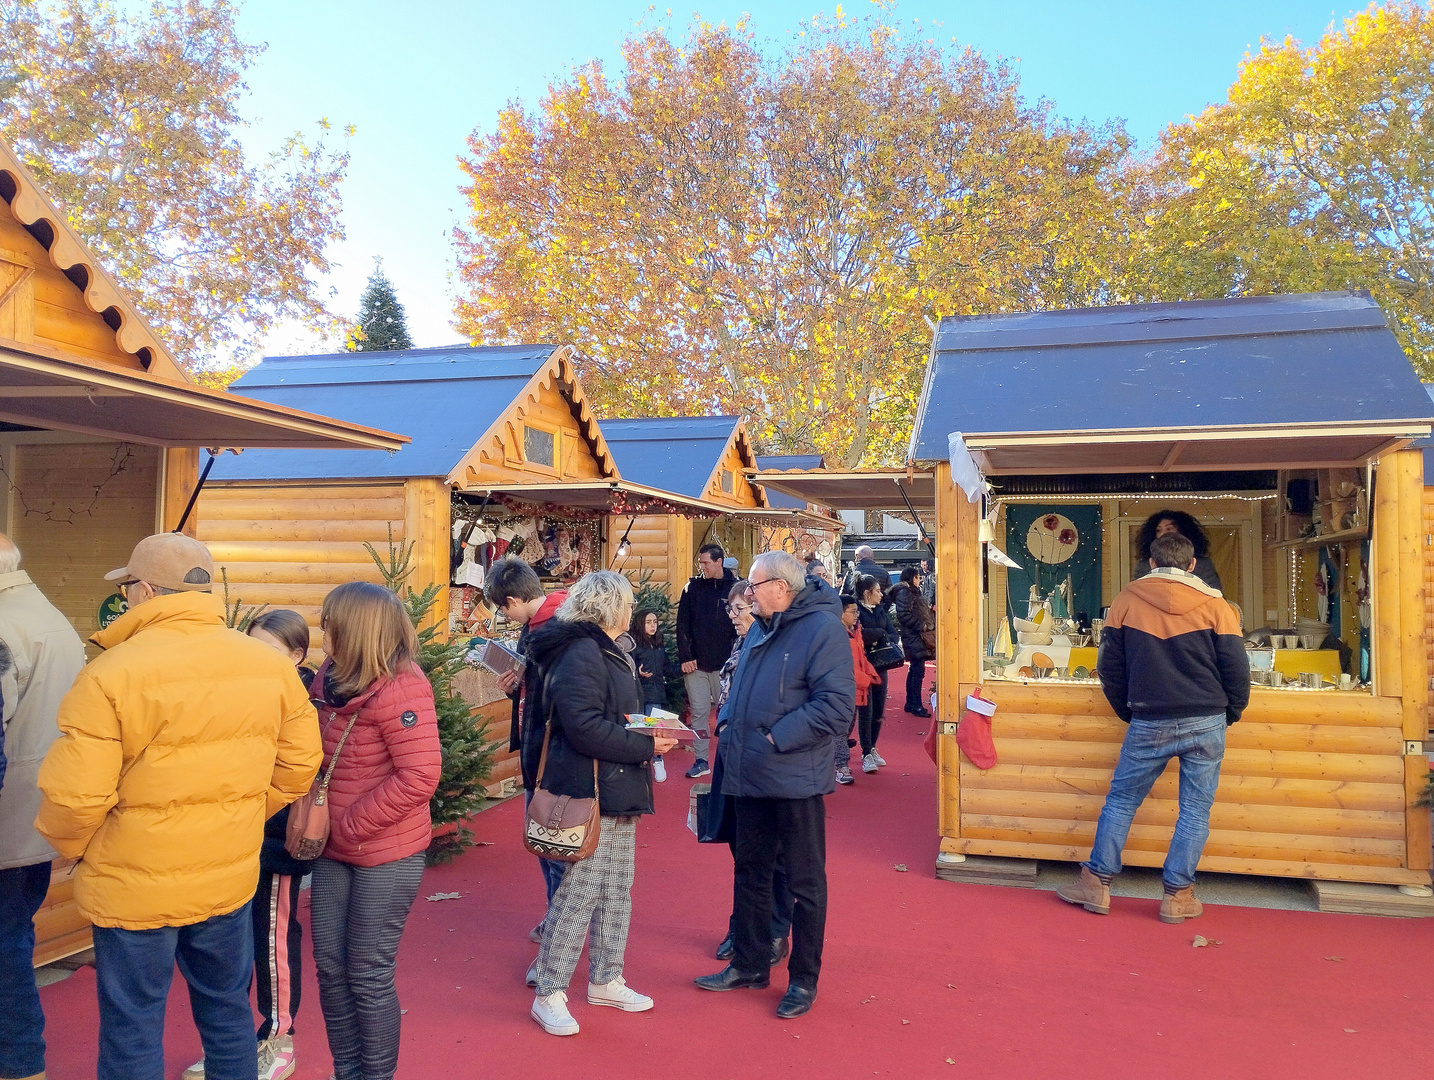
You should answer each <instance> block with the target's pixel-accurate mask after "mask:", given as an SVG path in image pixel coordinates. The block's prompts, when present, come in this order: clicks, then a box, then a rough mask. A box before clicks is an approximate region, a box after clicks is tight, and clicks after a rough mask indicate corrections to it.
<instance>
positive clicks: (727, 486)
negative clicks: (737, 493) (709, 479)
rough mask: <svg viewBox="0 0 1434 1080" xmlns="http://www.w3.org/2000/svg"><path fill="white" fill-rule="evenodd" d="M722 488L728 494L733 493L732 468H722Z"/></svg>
mask: <svg viewBox="0 0 1434 1080" xmlns="http://www.w3.org/2000/svg"><path fill="white" fill-rule="evenodd" d="M722 490H723V491H724V492H725V493H726V494H728V495H731V494H732V470H731V469H723V470H722Z"/></svg>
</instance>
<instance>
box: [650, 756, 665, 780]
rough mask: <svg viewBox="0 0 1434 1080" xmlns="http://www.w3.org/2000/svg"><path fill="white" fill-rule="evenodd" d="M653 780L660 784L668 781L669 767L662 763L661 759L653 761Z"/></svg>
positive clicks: (657, 758)
mask: <svg viewBox="0 0 1434 1080" xmlns="http://www.w3.org/2000/svg"><path fill="white" fill-rule="evenodd" d="M652 778H653V779H654V780H656V781H657V782H658V783H659V784H660V783H662V782H663V781H664V780H666V779H667V766H666V765H664V764H663V763H662V759H661V758H660V757H655V758H653V759H652Z"/></svg>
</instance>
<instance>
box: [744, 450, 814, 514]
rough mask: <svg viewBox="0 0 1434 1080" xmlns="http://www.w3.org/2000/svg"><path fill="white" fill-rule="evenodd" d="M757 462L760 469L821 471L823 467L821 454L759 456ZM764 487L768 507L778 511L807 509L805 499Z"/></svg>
mask: <svg viewBox="0 0 1434 1080" xmlns="http://www.w3.org/2000/svg"><path fill="white" fill-rule="evenodd" d="M756 461H757V468H758V469H820V468H821V467H822V456H821V455H820V454H758V455H757V457H756ZM762 487H763V488H764V489H765V490H766V492H767V505H768V506H771V507H775V508H776V509H778V510H805V509H806V507H807V501H806V500H805V499H799V498H797V497H796V496H795V495H788V494H787V493H786V492H784V491H775V490H773V489H772V488H770V487H767V485H765V484H763V485H762Z"/></svg>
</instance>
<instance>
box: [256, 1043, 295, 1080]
mask: <svg viewBox="0 0 1434 1080" xmlns="http://www.w3.org/2000/svg"><path fill="white" fill-rule="evenodd" d="M294 1068H295V1064H294V1038H293V1036H292V1035H276V1036H274V1037H273V1038H270V1039H265V1040H264V1041H263V1042H261V1043H260V1044H259V1077H258V1080H289V1077H291V1076H293V1075H294Z"/></svg>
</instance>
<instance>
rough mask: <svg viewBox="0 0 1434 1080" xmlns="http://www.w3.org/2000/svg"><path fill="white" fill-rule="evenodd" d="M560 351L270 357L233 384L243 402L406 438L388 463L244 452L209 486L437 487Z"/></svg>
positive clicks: (368, 457) (382, 458)
mask: <svg viewBox="0 0 1434 1080" xmlns="http://www.w3.org/2000/svg"><path fill="white" fill-rule="evenodd" d="M561 348H564V346H558V345H512V346H485V347H471V346H466V345H455V346H447V347H440V348H430V349H403V350H395V351H392V352H359V353H350V352H344V353H333V354H328V355H323V356H272V357H268V358H267V359H265V360H264V361H263V362H261V363H260V364H258V365H257V366H255V367H254V368H253V369H252V370H250V371H249V372H247V373H246V374H245V375H244V376H243V377H242V378H240V379H238V380H236V381H235V382H234V383H233V384H232V385H231V386H230V390H231V392H233V393H234V394H239V395H243V396H244V397H250V398H257V399H259V400H261V401H270V402H274V403H275V404H279V405H289V406H292V407H294V408H300V409H307V410H309V411H313V412H322V413H324V414H325V415H328V416H334V417H338V418H340V419H343V420H348V421H351V422H353V423H359V424H369V425H373V426H376V427H381V428H384V429H386V430H390V431H404V432H409V433H411V434H412V437H413V442H412V443H411V444H410V445H409V446H406V447H404V448H403V449H402V450H400V451H398V452H397V453H386V452H376V451H369V450H350V451H338V452H333V451H330V452H326V453H323V454H316V453H309V452H306V451H301V450H250V451H247V452H245V453H244V454H242V455H240V456H239V457H238V458H226V459H225V460H223V461H222V462H221V463H220V464H218V465H216V466H215V470H214V479H216V480H309V479H331V478H345V479H377V478H381V477H394V478H401V477H410V476H413V477H421V476H442V477H447V476H448V475H449V472H450V470H452V469H453V468H455V467H456V466H457V465H458V463H459V462H460V461H461V460H462V459H463V458H464V456H465V455H466V454H467V453H468V452H469V451H470V450H471V449H472V447H473V445H474V444H475V443H476V442H477V441H478V440H479V439H480V438H482V437H483V435H484V434H485V433H486V432H487V431H488V430H489V429H490V428H491V427H492V426H493V425H494V424H495V423H497V421H498V420H499V419H501V418H502V416H503V415H504V413H506V412H507V410H508V409H509V408H510V407H511V406H512V404H513V401H514V399H516V398H517V397H518V395H519V394H520V393H521V392H522V391H523V389H524V387H526V386H527V385H528V384H529V382H531V381H532V379H533V378H534V376H535V375H537V374H538V373H539V372H541V371H543V370H544V369H545V368H546V367H547V366H548V364H549V362H550V361H552V360H553V358H554V354H555V353H556V352H557V351H558V350H559V349H561Z"/></svg>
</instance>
